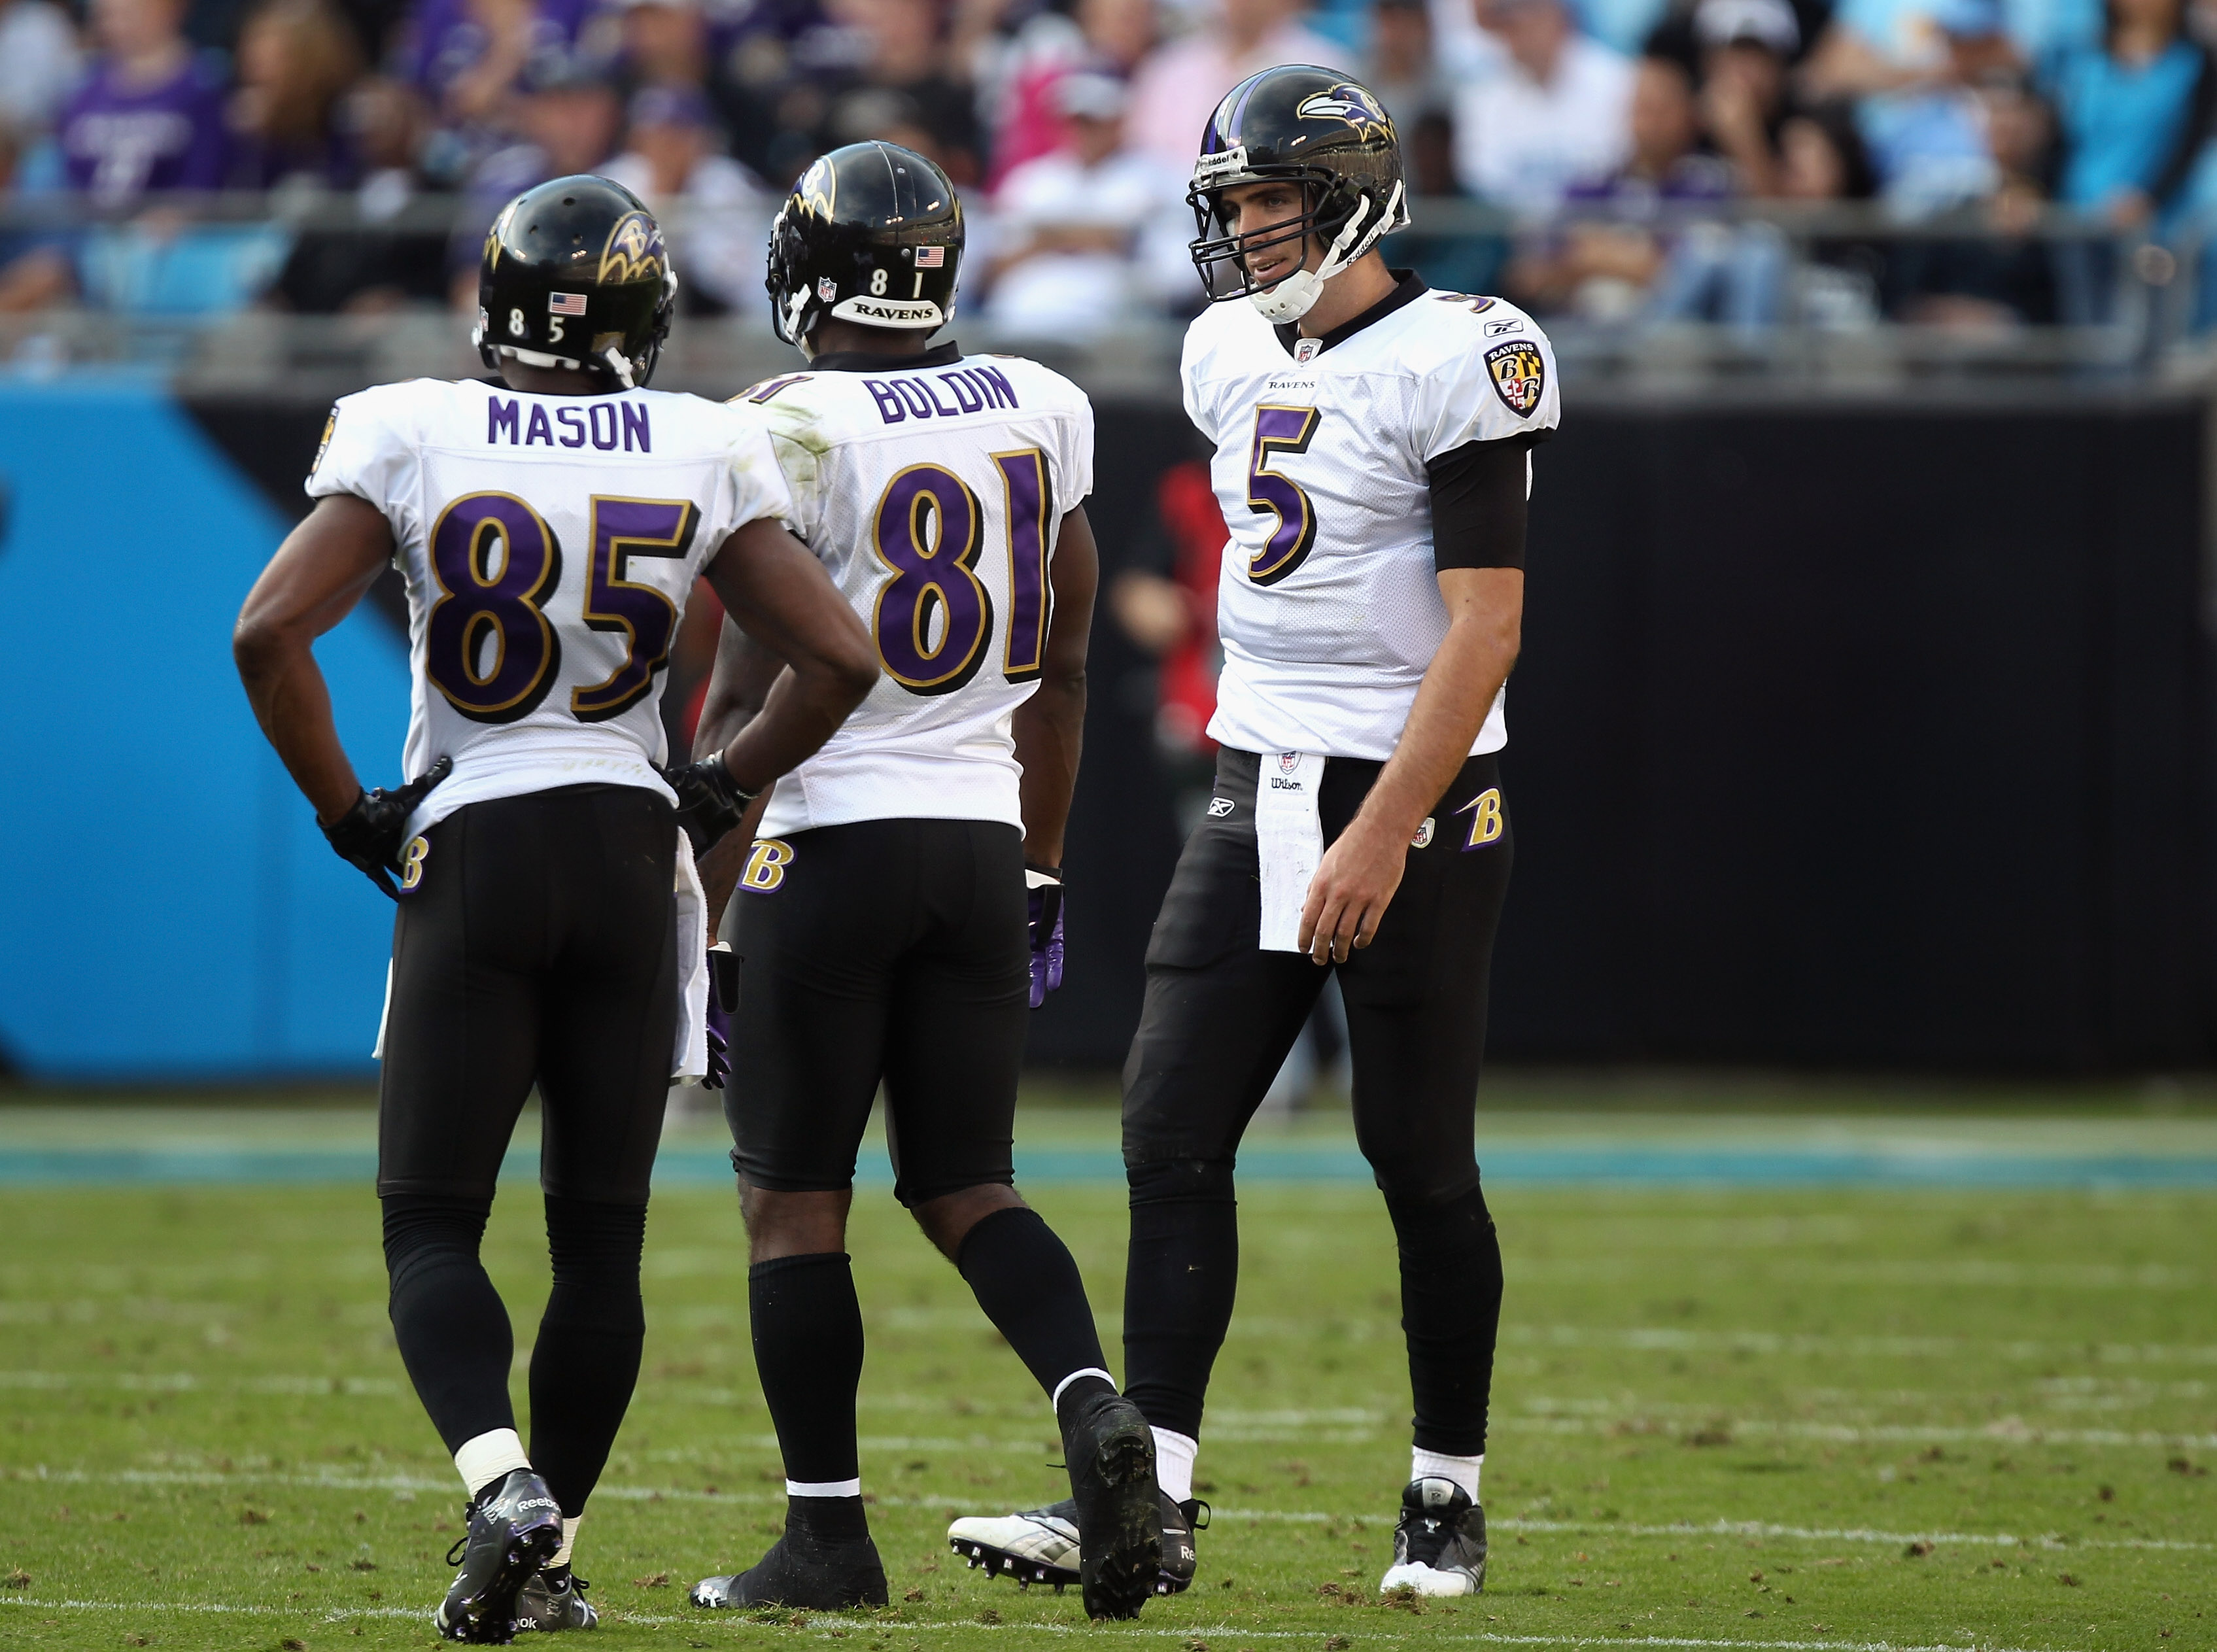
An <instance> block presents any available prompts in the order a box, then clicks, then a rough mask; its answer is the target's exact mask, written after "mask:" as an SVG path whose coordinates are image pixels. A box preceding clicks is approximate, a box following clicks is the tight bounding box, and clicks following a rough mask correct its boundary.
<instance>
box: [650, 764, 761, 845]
mask: <svg viewBox="0 0 2217 1652" xmlns="http://www.w3.org/2000/svg"><path fill="white" fill-rule="evenodd" d="M662 777H663V778H664V780H666V781H668V782H669V783H670V790H672V791H674V792H676V794H677V824H678V825H680V826H683V827H684V828H685V835H686V836H687V837H689V838H691V839H692V840H693V852H694V854H695V855H696V856H699V855H705V854H707V852H708V851H710V850H711V849H713V848H714V847H715V845H716V842H717V840H718V839H719V838H721V837H722V836H723V835H724V834H725V833H726V832H729V831H730V830H731V829H732V827H733V826H737V825H738V823H739V816H741V815H742V814H745V813H746V812H747V805H748V804H750V803H751V802H753V801H755V796H756V794H755V793H753V792H750V791H744V790H742V789H740V786H739V783H738V781H736V780H734V779H732V771H731V770H729V769H726V767H725V766H724V754H723V753H722V752H717V753H716V754H715V755H714V756H713V757H710V758H704V759H703V760H702V761H701V762H699V763H688V764H682V765H680V766H679V767H677V768H675V769H664V770H663V771H662Z"/></svg>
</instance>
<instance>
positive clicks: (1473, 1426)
mask: <svg viewBox="0 0 2217 1652" xmlns="http://www.w3.org/2000/svg"><path fill="white" fill-rule="evenodd" d="M1386 1209H1387V1210H1389V1211H1391V1212H1392V1213H1393V1231H1394V1234H1395V1235H1396V1237H1397V1238H1398V1239H1399V1241H1400V1251H1401V1328H1402V1331H1403V1333H1405V1335H1406V1336H1407V1338H1408V1340H1409V1387H1410V1389H1411V1392H1412V1393H1413V1394H1414V1395H1415V1397H1416V1402H1417V1416H1416V1444H1417V1449H1418V1450H1419V1451H1438V1452H1441V1453H1442V1454H1443V1455H1445V1456H1448V1457H1479V1456H1482V1455H1483V1454H1484V1453H1485V1412H1486V1404H1487V1401H1488V1400H1489V1398H1490V1397H1491V1392H1492V1388H1493V1345H1494V1340H1495V1338H1496V1336H1497V1335H1498V1333H1499V1331H1500V1328H1501V1241H1500V1239H1499V1237H1498V1235H1497V1234H1495V1233H1494V1231H1493V1217H1492V1216H1491V1215H1490V1214H1489V1213H1488V1212H1487V1210H1486V1208H1485V1193H1484V1192H1483V1191H1480V1190H1479V1189H1478V1188H1475V1187H1473V1188H1472V1189H1471V1190H1470V1191H1469V1192H1467V1193H1465V1194H1462V1195H1461V1196H1460V1197H1456V1198H1453V1199H1449V1200H1448V1201H1447V1202H1446V1203H1443V1204H1431V1203H1417V1202H1414V1201H1407V1200H1401V1199H1397V1198H1395V1197H1393V1196H1392V1195H1391V1194H1388V1195H1387V1196H1386Z"/></svg>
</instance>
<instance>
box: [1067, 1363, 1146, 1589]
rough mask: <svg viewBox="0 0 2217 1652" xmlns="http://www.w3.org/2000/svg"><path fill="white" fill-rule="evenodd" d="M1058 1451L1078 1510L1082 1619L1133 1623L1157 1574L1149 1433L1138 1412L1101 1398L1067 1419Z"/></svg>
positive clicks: (1114, 1397) (1118, 1399)
mask: <svg viewBox="0 0 2217 1652" xmlns="http://www.w3.org/2000/svg"><path fill="white" fill-rule="evenodd" d="M1062 1451H1063V1461H1064V1462H1065V1463H1067V1464H1069V1466H1070V1490H1071V1501H1072V1502H1074V1503H1075V1504H1077V1506H1078V1532H1079V1534H1080V1538H1081V1541H1080V1544H1079V1547H1078V1590H1079V1593H1081V1594H1083V1595H1084V1599H1085V1615H1086V1616H1087V1617H1088V1618H1137V1617H1138V1616H1139V1608H1140V1607H1142V1606H1145V1605H1146V1603H1147V1597H1148V1596H1149V1595H1151V1594H1152V1593H1155V1585H1156V1582H1157V1581H1158V1578H1159V1577H1160V1575H1161V1574H1162V1569H1163V1511H1162V1494H1161V1492H1160V1491H1159V1489H1158V1488H1157V1487H1156V1484H1155V1436H1154V1431H1153V1430H1152V1429H1151V1428H1149V1427H1148V1426H1147V1420H1146V1418H1145V1417H1143V1416H1141V1415H1140V1414H1139V1407H1137V1406H1135V1405H1133V1403H1132V1402H1131V1401H1129V1400H1127V1399H1126V1398H1125V1397H1124V1396H1123V1395H1121V1394H1115V1393H1104V1394H1102V1395H1098V1396H1097V1397H1096V1398H1095V1399H1093V1400H1092V1401H1090V1402H1088V1403H1086V1404H1084V1405H1083V1406H1081V1407H1079V1408H1078V1410H1077V1413H1076V1414H1075V1415H1073V1416H1072V1417H1071V1420H1070V1422H1069V1425H1068V1426H1066V1427H1065V1429H1064V1430H1063V1434H1062Z"/></svg>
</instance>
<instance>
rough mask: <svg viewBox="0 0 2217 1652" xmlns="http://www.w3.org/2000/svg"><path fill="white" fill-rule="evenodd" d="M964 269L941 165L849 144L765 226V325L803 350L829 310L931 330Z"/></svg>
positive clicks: (873, 322) (953, 204)
mask: <svg viewBox="0 0 2217 1652" xmlns="http://www.w3.org/2000/svg"><path fill="white" fill-rule="evenodd" d="M961 270H962V203H961V201H959V200H957V199H956V198H955V195H954V184H953V183H950V182H949V181H948V176H947V174H946V173H944V172H942V171H941V170H939V168H938V167H936V166H935V165H934V164H932V163H931V162H929V161H928V160H926V159H925V158H923V156H921V155H919V154H917V152H915V151H914V150H912V149H903V148H902V147H901V146H900V145H899V144H888V143H880V142H877V141H875V140H873V141H871V142H868V143H860V144H849V145H847V146H846V147H845V148H843V149H835V150H833V151H832V152H831V153H830V154H828V155H825V156H823V157H822V158H819V159H818V161H817V162H816V164H814V165H812V166H811V167H810V168H809V169H808V170H807V171H806V172H804V173H802V174H801V176H800V183H796V184H794V186H793V193H792V194H791V195H788V196H787V197H786V201H785V205H784V206H783V207H781V208H780V209H779V211H778V214H777V221H776V222H775V224H773V225H771V226H770V232H769V277H768V280H767V282H765V285H767V286H768V287H769V312H770V325H773V326H775V328H776V329H777V336H778V337H780V338H782V339H783V340H785V342H786V343H788V344H793V345H796V346H798V347H799V349H800V350H801V352H802V353H803V354H804V355H813V354H814V353H815V346H814V345H813V343H811V342H810V335H812V333H813V332H814V331H816V324H817V323H818V322H819V321H821V320H823V319H824V317H826V316H830V317H832V318H834V319H837V320H840V321H859V322H861V323H862V324H863V325H866V326H871V327H922V328H924V329H926V330H927V331H930V330H936V329H937V328H940V327H943V326H945V325H947V324H948V322H950V321H952V320H953V319H954V294H955V290H956V288H959V287H960V285H961V281H960V276H961Z"/></svg>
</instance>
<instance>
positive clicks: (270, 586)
mask: <svg viewBox="0 0 2217 1652" xmlns="http://www.w3.org/2000/svg"><path fill="white" fill-rule="evenodd" d="M391 560H392V527H391V525H390V524H389V523H386V519H385V517H384V514H383V513H382V512H381V511H380V510H377V509H376V508H375V507H374V506H372V505H369V504H365V503H364V502H363V501H362V500H361V499H357V498H354V497H353V496H352V495H350V494H335V495H333V496H331V497H330V498H325V499H323V500H321V501H319V502H318V504H317V506H316V508H315V509H314V510H312V511H311V512H309V514H308V517H307V520H306V521H305V522H303V523H301V524H300V526H299V527H297V528H295V529H293V531H292V532H291V533H290V534H288V535H286V538H285V542H284V543H283V544H282V545H280V546H279V547H278V548H277V554H276V555H275V556H274V557H272V558H270V560H269V566H268V567H266V568H264V569H263V570H262V577H261V578H260V579H257V580H256V581H255V582H254V589H253V590H252V591H250V592H248V593H247V597H246V603H245V606H244V607H243V608H242V609H239V614H238V623H237V624H236V625H235V626H234V627H233V628H232V634H231V652H232V659H233V660H234V661H236V662H237V664H238V678H239V681H240V682H241V683H242V684H244V685H245V688H246V697H247V700H248V701H249V702H250V703H251V704H252V706H253V707H254V716H255V720H256V721H257V722H259V723H260V724H261V725H262V733H264V734H265V735H267V736H268V737H269V743H270V745H271V746H275V748H276V750H277V755H278V757H279V758H281V759H282V760H283V762H284V764H285V768H286V770H287V773H289V774H290V775H291V776H292V777H293V783H294V784H295V785H297V786H299V787H300V790H301V792H302V793H303V794H304V795H306V797H307V800H308V801H309V802H310V803H311V804H312V805H313V806H314V807H315V811H316V818H317V819H318V820H322V821H323V822H324V823H325V824H327V825H328V824H329V823H330V822H331V821H333V820H337V819H338V818H339V816H341V815H342V814H345V813H346V812H347V810H348V809H349V808H351V807H353V806H354V800H355V796H356V795H357V794H359V793H360V791H361V781H360V780H359V779H358V778H356V777H355V770H354V764H351V763H350V762H349V761H348V760H347V754H346V750H345V748H344V747H343V746H341V745H340V744H339V734H338V727H337V724H335V723H334V722H333V721H331V699H330V691H329V690H328V689H327V688H326V687H325V686H324V674H323V672H322V671H321V670H320V669H318V666H317V665H316V655H315V641H316V639H317V638H318V637H320V636H322V635H323V634H324V633H325V632H326V631H329V630H330V629H331V628H332V627H334V626H336V625H337V624H338V622H340V621H341V620H343V619H344V618H346V616H348V615H349V613H351V612H352V611H353V609H354V607H355V603H359V602H360V601H361V598H362V594H363V593H364V592H365V591H367V590H368V589H369V588H370V586H371V585H373V584H374V583H375V582H376V579H377V576H378V574H379V572H380V571H381V570H382V569H383V568H384V567H385V566H386V564H387V563H388V562H390V561H391Z"/></svg>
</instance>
